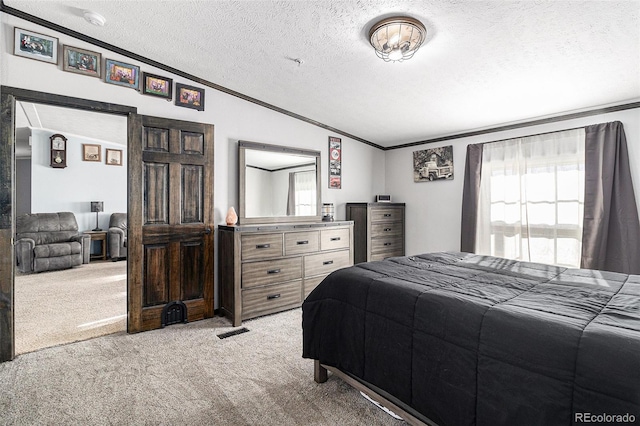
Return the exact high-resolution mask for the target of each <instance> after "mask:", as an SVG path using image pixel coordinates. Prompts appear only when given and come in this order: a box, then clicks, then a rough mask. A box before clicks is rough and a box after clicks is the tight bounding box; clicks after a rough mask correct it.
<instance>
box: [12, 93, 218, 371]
mask: <svg viewBox="0 0 640 426" xmlns="http://www.w3.org/2000/svg"><path fill="white" fill-rule="evenodd" d="M16 100H17V101H25V102H35V103H41V104H46V105H55V106H63V107H69V108H74V109H80V110H89V111H94V112H102V113H108V114H116V115H124V116H126V117H127V150H126V151H127V152H126V156H127V158H128V162H127V223H128V225H127V239H128V244H127V252H128V253H127V332H129V333H135V332H139V331H146V330H151V329H154V328H160V327H161V326H164V325H170V324H172V322H167V321H165V317H169V316H170V315H165V314H171V313H172V309H174V307H180V311H181V312H182V313H183V314H184V315H183V317H184V319H185V320H188V321H195V320H199V319H203V318H210V317H212V316H213V302H214V300H213V291H214V283H213V262H214V259H215V253H214V249H213V232H212V229H213V187H214V185H213V176H214V173H213V163H214V161H213V160H214V126H213V125H212V124H205V123H194V122H188V121H182V120H171V119H166V118H158V117H150V116H142V115H138V114H137V109H136V108H134V107H128V106H123V105H116V104H108V103H104V102H98V101H90V100H86V99H79V98H70V97H67V96H61V95H54V94H49V93H42V92H35V91H31V90H26V89H19V88H14V87H8V86H2V87H1V88H0V111H1V113H0V201H1V203H0V253H2V255H1V256H0V362H4V361H10V360H12V359H13V358H14V357H15V344H14V341H15V327H14V310H15V309H14V308H15V305H14V278H15V277H14V262H15V261H16V257H15V256H16V250H15V248H14V236H15V222H16V220H15V219H16V218H15V207H16V206H15V204H16V201H15V153H14V141H15V131H14V118H15V106H16V105H15V102H16ZM92 201H93V200H92ZM168 308H171V309H168Z"/></svg>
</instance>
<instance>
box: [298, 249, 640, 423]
mask: <svg viewBox="0 0 640 426" xmlns="http://www.w3.org/2000/svg"><path fill="white" fill-rule="evenodd" d="M639 261H640V260H639ZM302 311H303V312H302V318H303V319H302V321H303V323H302V328H303V357H305V358H310V359H313V360H315V362H316V364H315V378H316V381H319V382H322V381H324V380H326V377H327V374H326V371H327V369H329V370H330V371H333V372H335V373H338V374H340V377H343V378H344V379H346V380H348V381H349V382H350V383H351V384H354V385H356V386H359V388H361V389H365V390H368V392H367V393H368V394H369V395H376V396H377V397H379V398H380V399H378V400H379V401H383V402H384V403H385V404H386V405H388V407H389V408H390V409H392V411H393V409H394V408H395V409H397V410H399V411H400V412H401V413H404V415H405V416H408V417H409V420H410V421H411V422H412V423H417V424H420V423H424V424H437V425H439V426H451V425H455V426H461V425H544V426H549V425H571V424H580V423H586V422H591V423H593V422H594V421H597V420H603V421H605V422H606V421H614V422H615V421H616V420H618V421H619V422H620V423H623V419H626V423H627V424H629V423H631V424H638V422H640V276H638V275H625V274H618V273H611V272H602V271H592V270H584V269H568V268H563V267H558V266H550V265H544V264H538V263H530V262H519V261H514V260H507V259H501V258H496V257H491V256H479V255H473V254H469V253H458V252H441V253H430V254H423V255H418V256H405V257H396V258H391V259H387V260H384V261H379V262H369V263H361V264H358V265H355V266H352V267H349V268H345V269H341V270H338V271H335V272H333V273H332V274H331V275H329V276H328V277H327V278H325V280H324V281H323V282H322V283H321V284H320V285H318V287H316V289H315V290H314V291H313V292H312V293H311V294H310V295H309V296H308V297H307V299H306V300H305V301H304V303H303V305H302ZM625 415H626V417H622V416H625ZM598 416H600V417H598ZM606 416H609V417H606ZM611 416H621V417H611ZM629 420H631V421H629Z"/></svg>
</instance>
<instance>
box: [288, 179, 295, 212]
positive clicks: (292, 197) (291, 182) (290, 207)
mask: <svg viewBox="0 0 640 426" xmlns="http://www.w3.org/2000/svg"><path fill="white" fill-rule="evenodd" d="M295 214H296V174H295V173H289V191H288V193H287V216H294V215H295Z"/></svg>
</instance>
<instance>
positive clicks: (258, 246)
mask: <svg viewBox="0 0 640 426" xmlns="http://www.w3.org/2000/svg"><path fill="white" fill-rule="evenodd" d="M269 247H271V244H256V248H257V249H266V248H269Z"/></svg>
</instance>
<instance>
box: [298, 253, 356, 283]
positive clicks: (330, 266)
mask: <svg viewBox="0 0 640 426" xmlns="http://www.w3.org/2000/svg"><path fill="white" fill-rule="evenodd" d="M350 264H351V263H350V259H349V250H340V251H333V252H329V253H318V254H310V255H308V256H305V258H304V276H305V278H306V277H313V276H315V275H327V274H328V273H329V272H332V271H335V270H336V269H340V268H344V267H346V266H350Z"/></svg>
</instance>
